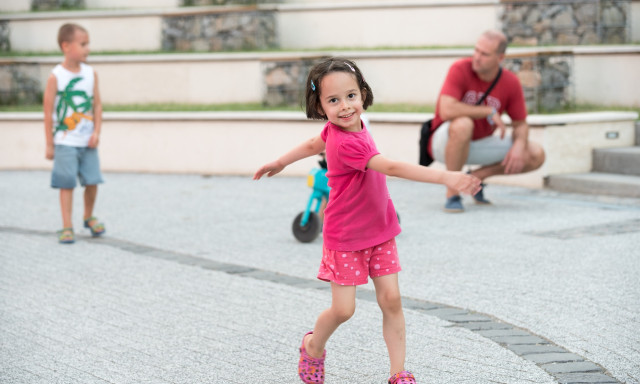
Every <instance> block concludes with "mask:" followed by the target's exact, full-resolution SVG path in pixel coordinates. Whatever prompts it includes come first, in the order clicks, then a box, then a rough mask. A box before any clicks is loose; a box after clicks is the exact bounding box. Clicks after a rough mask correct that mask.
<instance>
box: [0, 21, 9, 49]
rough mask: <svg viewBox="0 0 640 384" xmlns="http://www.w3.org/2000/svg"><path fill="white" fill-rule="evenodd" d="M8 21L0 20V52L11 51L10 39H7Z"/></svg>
mask: <svg viewBox="0 0 640 384" xmlns="http://www.w3.org/2000/svg"><path fill="white" fill-rule="evenodd" d="M9 33H10V29H9V21H8V20H0V52H9V51H11V40H10V39H9Z"/></svg>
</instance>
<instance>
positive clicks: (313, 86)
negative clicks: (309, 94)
mask: <svg viewBox="0 0 640 384" xmlns="http://www.w3.org/2000/svg"><path fill="white" fill-rule="evenodd" d="M311 90H312V91H313V92H315V91H316V85H315V84H313V80H311Z"/></svg>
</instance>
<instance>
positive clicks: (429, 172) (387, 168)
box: [367, 155, 481, 195]
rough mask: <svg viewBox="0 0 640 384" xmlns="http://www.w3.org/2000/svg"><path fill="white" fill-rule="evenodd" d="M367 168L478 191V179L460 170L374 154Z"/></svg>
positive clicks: (471, 191)
mask: <svg viewBox="0 0 640 384" xmlns="http://www.w3.org/2000/svg"><path fill="white" fill-rule="evenodd" d="M367 168H369V169H373V170H374V171H378V172H380V173H384V174H385V175H387V176H395V177H400V178H403V179H408V180H413V181H421V182H423V183H435V184H444V185H446V186H447V187H449V188H452V189H455V190H458V191H460V192H462V193H467V194H470V195H474V194H476V193H478V192H479V191H480V188H481V187H480V179H478V178H477V177H475V176H471V175H469V174H466V173H462V172H452V171H444V170H440V169H434V168H427V167H423V166H421V165H417V164H409V163H405V162H402V161H394V160H390V159H387V158H386V157H384V156H382V155H375V156H373V157H372V158H371V159H369V162H368V163H367Z"/></svg>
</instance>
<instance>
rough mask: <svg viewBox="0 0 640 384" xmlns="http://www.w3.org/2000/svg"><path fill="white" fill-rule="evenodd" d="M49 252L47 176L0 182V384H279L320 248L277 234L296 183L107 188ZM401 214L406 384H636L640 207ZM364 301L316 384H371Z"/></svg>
mask: <svg viewBox="0 0 640 384" xmlns="http://www.w3.org/2000/svg"><path fill="white" fill-rule="evenodd" d="M105 178H106V184H104V185H102V186H101V187H100V192H99V196H98V205H97V208H96V212H95V213H96V215H97V216H99V217H100V218H101V219H102V220H104V222H105V223H106V226H107V234H106V235H105V237H104V238H101V239H91V238H90V237H89V236H88V231H87V230H83V229H82V228H81V225H80V223H81V215H82V211H81V209H82V201H81V192H80V191H76V195H75V201H74V219H75V221H76V232H77V234H78V238H77V242H76V244H73V245H69V246H63V245H59V244H57V241H56V238H55V233H54V232H55V230H56V229H59V227H60V218H59V216H60V215H59V207H58V196H57V192H56V191H55V190H52V189H50V188H49V187H48V181H49V173H48V172H0V196H1V197H2V204H1V205H0V244H1V246H0V266H1V267H0V382H2V383H247V382H251V383H283V382H284V383H296V382H299V380H298V379H297V374H296V364H297V357H298V351H297V348H298V347H299V343H300V339H301V337H302V335H303V334H304V333H305V332H306V331H308V330H309V329H311V327H312V326H313V323H314V321H315V318H316V316H317V315H318V313H319V312H320V310H322V309H323V308H324V307H325V306H327V305H328V304H329V302H330V292H329V290H328V287H327V285H326V284H324V283H320V282H318V281H317V280H316V279H315V273H316V271H317V268H318V262H319V255H320V252H321V247H322V244H321V241H320V239H318V240H316V241H315V242H313V243H310V244H302V243H298V242H297V241H296V240H295V239H294V238H293V236H292V234H291V229H290V228H291V222H292V220H293V218H294V217H295V215H296V214H297V213H298V212H299V211H301V210H302V209H303V208H304V205H305V202H306V199H307V197H308V194H309V193H310V190H309V189H308V188H307V187H306V182H305V180H304V179H302V178H287V177H276V178H273V179H268V180H261V181H259V182H255V181H252V180H250V178H248V177H208V178H207V177H201V176H198V175H149V174H144V175H134V174H107V175H105ZM389 186H390V190H391V195H392V197H393V199H394V203H395V204H396V207H397V209H398V211H399V213H400V216H401V220H402V227H403V233H402V234H401V235H400V236H399V237H398V239H397V242H398V247H399V251H400V259H401V262H402V264H403V268H404V270H403V272H401V274H400V283H401V290H402V293H403V296H404V301H403V302H404V306H405V312H406V313H405V315H406V320H407V347H408V351H407V368H408V369H410V370H412V371H413V372H414V373H415V374H416V377H417V378H418V382H419V383H427V382H429V383H577V382H597V383H616V382H624V383H639V382H640V348H638V345H640V333H639V332H638V331H637V329H638V326H639V322H640V279H638V276H639V275H640V260H639V253H638V249H640V200H637V199H619V198H606V197H602V196H579V195H570V194H561V193H555V192H550V191H544V190H542V191H540V190H528V189H521V188H515V187H505V186H495V185H490V186H489V187H488V188H487V190H486V195H487V197H489V198H490V199H492V200H493V201H494V205H493V206H490V207H481V206H474V205H472V204H471V202H470V199H469V198H466V199H465V203H466V207H467V211H466V212H465V213H464V214H455V215H454V214H446V213H444V212H442V209H441V207H442V204H443V203H444V190H443V189H442V187H440V186H434V185H423V184H417V183H410V182H406V181H401V180H389ZM371 290H372V284H369V285H367V286H365V287H363V289H360V290H359V298H358V309H357V311H356V315H355V316H354V317H353V318H352V319H351V320H350V321H349V322H347V323H346V324H345V325H343V326H342V327H341V328H339V329H338V331H337V332H336V334H335V335H334V337H332V339H331V340H330V342H329V344H328V356H327V383H328V384H330V383H356V384H357V383H363V384H365V383H366V384H371V383H384V382H385V379H386V377H387V376H388V368H387V364H388V360H387V357H386V349H385V347H384V342H383V340H382V335H381V315H380V311H379V309H378V307H377V305H376V304H375V298H374V297H373V295H372V291H371Z"/></svg>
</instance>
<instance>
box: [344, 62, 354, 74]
mask: <svg viewBox="0 0 640 384" xmlns="http://www.w3.org/2000/svg"><path fill="white" fill-rule="evenodd" d="M345 64H346V65H347V67H349V68H350V69H351V72H353V73H355V72H356V70H355V69H353V67H352V66H351V64H349V63H347V62H346V61H345Z"/></svg>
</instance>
